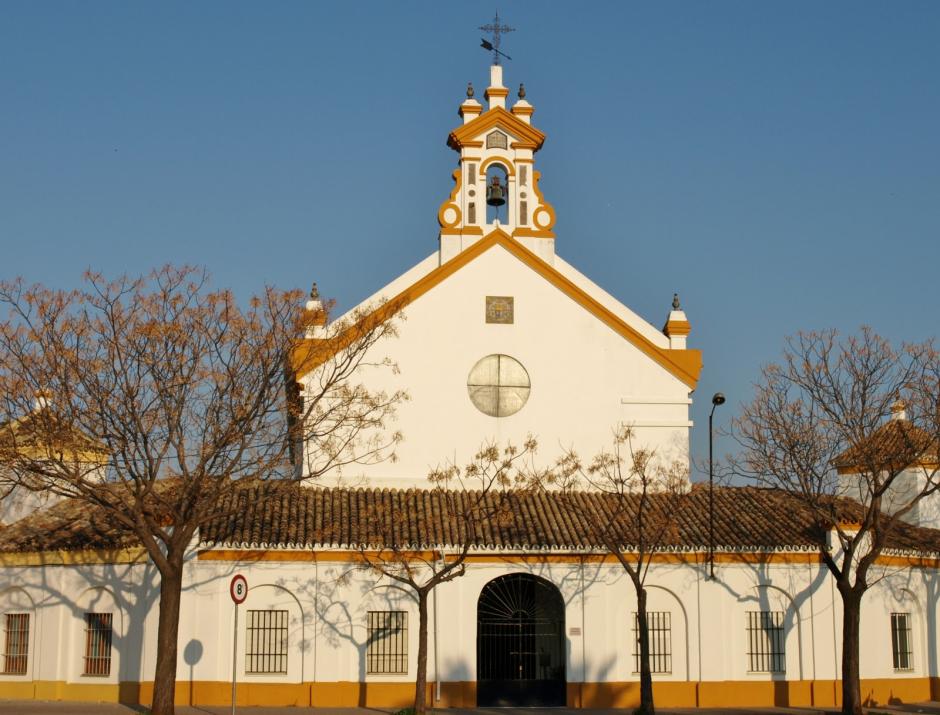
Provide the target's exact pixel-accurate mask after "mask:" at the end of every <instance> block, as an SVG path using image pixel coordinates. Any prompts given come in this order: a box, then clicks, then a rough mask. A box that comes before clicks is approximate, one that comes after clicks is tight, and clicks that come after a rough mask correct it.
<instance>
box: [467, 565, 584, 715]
mask: <svg viewBox="0 0 940 715" xmlns="http://www.w3.org/2000/svg"><path fill="white" fill-rule="evenodd" d="M565 704H566V677H565V603H564V600H563V599H562V597H561V593H560V592H559V590H558V588H557V587H556V586H555V585H554V584H552V583H550V582H549V581H546V580H545V579H543V578H539V577H538V576H532V575H531V574H526V573H513V574H508V575H506V576H500V577H498V578H495V579H493V580H492V581H490V582H489V583H487V584H486V586H484V587H483V590H482V591H481V592H480V598H479V600H478V601H477V706H478V707H494V706H496V707H498V706H503V707H507V706H508V707H513V706H514V707H546V706H563V705H565Z"/></svg>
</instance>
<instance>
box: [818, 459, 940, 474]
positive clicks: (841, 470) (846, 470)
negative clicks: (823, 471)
mask: <svg viewBox="0 0 940 715" xmlns="http://www.w3.org/2000/svg"><path fill="white" fill-rule="evenodd" d="M911 467H916V468H919V469H929V470H935V469H940V463H938V462H933V461H930V460H926V459H922V460H918V461H916V462H912V463H911V464H910V465H909V466H908V467H907V469H910V468H911ZM836 472H837V473H838V474H865V473H867V472H868V468H867V467H862V466H858V465H852V466H845V465H843V466H841V467H836Z"/></svg>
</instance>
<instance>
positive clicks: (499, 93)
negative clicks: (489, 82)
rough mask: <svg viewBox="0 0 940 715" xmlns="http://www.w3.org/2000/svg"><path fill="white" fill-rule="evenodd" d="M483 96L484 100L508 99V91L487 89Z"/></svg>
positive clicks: (498, 88)
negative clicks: (493, 98)
mask: <svg viewBox="0 0 940 715" xmlns="http://www.w3.org/2000/svg"><path fill="white" fill-rule="evenodd" d="M483 96H484V97H485V98H486V99H489V98H490V97H508V96H509V89H508V88H507V87H487V88H486V89H485V90H483Z"/></svg>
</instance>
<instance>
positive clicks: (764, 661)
mask: <svg viewBox="0 0 940 715" xmlns="http://www.w3.org/2000/svg"><path fill="white" fill-rule="evenodd" d="M783 647H784V638H783V611H748V612H747V657H748V671H749V672H751V673H783V672H784V671H785V670H786V659H785V658H784V650H783Z"/></svg>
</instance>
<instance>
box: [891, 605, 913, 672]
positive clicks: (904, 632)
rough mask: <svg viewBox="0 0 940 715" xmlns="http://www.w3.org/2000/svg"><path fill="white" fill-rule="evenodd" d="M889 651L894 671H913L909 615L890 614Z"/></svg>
mask: <svg viewBox="0 0 940 715" xmlns="http://www.w3.org/2000/svg"><path fill="white" fill-rule="evenodd" d="M891 651H892V652H893V653H894V669H895V670H913V669H914V648H913V644H912V643H911V614H910V613H892V614H891Z"/></svg>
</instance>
